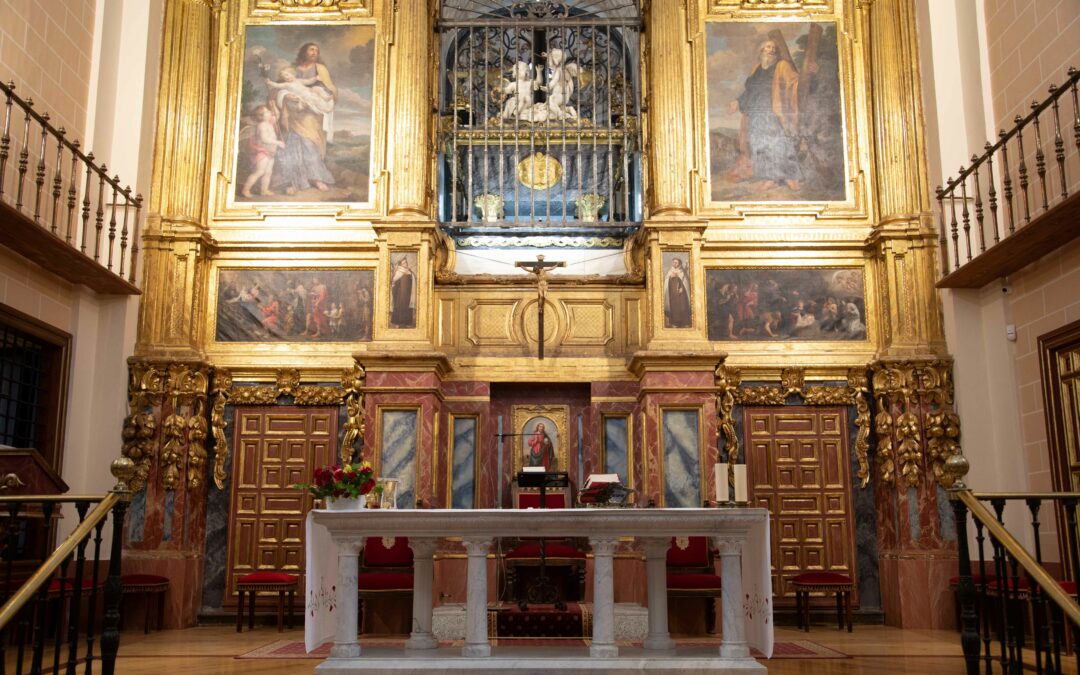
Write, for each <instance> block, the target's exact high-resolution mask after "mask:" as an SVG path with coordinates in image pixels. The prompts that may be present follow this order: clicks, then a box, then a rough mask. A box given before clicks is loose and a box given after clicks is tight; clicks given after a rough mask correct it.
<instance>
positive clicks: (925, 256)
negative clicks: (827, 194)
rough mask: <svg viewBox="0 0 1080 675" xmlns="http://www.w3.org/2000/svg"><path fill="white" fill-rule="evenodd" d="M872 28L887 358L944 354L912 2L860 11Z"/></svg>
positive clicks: (878, 2) (890, 1) (878, 241)
mask: <svg viewBox="0 0 1080 675" xmlns="http://www.w3.org/2000/svg"><path fill="white" fill-rule="evenodd" d="M862 11H863V12H864V16H863V19H864V20H866V21H868V22H869V30H868V32H867V34H868V35H870V36H871V39H870V74H871V80H872V82H871V85H872V86H871V87H870V92H871V97H872V110H873V117H874V120H873V128H874V150H875V161H876V166H875V167H874V169H875V170H874V177H875V182H876V187H877V194H878V199H877V203H878V218H877V224H876V225H875V227H874V231H873V233H872V235H871V244H872V245H873V253H874V259H875V264H876V268H877V270H876V271H877V276H878V283H879V285H880V287H881V298H882V300H883V301H882V302H881V303H880V313H881V326H882V332H883V335H882V341H881V346H882V351H881V354H882V356H883V357H905V358H906V357H911V356H918V357H931V356H935V355H938V356H939V355H942V354H944V353H945V338H944V329H943V326H942V318H941V306H940V302H939V299H938V294H937V291H936V289H935V288H934V283H935V281H936V280H937V276H936V275H937V272H936V267H935V265H936V263H935V261H936V253H937V244H936V243H935V234H934V230H933V221H932V216H931V209H930V197H929V192H928V186H927V175H926V148H925V141H924V135H923V125H922V93H921V89H920V86H919V82H920V80H919V60H918V53H917V38H916V34H915V8H914V6H913V3H912V2H911V0H875V1H874V2H873V3H866V4H864V5H863V9H862Z"/></svg>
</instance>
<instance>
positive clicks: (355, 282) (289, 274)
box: [215, 269, 375, 342]
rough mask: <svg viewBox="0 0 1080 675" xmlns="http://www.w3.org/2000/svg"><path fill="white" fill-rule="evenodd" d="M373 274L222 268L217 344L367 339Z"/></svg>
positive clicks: (350, 271) (369, 325)
mask: <svg viewBox="0 0 1080 675" xmlns="http://www.w3.org/2000/svg"><path fill="white" fill-rule="evenodd" d="M374 285H375V272H374V271H373V270H362V269H319V270H314V269H305V270H280V269H222V270H219V272H218V290H217V328H216V337H215V339H216V340H217V341H218V342H366V341H370V340H371V320H372V314H373V312H372V310H373V307H374V302H373V300H374Z"/></svg>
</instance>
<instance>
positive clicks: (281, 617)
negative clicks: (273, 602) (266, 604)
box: [277, 591, 285, 633]
mask: <svg viewBox="0 0 1080 675" xmlns="http://www.w3.org/2000/svg"><path fill="white" fill-rule="evenodd" d="M284 628H285V591H278V594H277V632H279V633H280V632H281V631H282V630H284Z"/></svg>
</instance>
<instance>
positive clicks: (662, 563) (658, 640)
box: [644, 537, 675, 651]
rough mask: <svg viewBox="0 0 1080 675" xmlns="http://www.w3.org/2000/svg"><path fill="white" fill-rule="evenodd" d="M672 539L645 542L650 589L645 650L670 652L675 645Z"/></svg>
mask: <svg viewBox="0 0 1080 675" xmlns="http://www.w3.org/2000/svg"><path fill="white" fill-rule="evenodd" d="M669 548H671V539H670V538H669V537H665V538H663V539H646V540H645V574H646V580H647V583H648V588H649V634H648V635H646V636H645V644H644V647H645V649H649V650H655V651H670V650H673V649H674V648H675V643H674V642H673V641H672V639H671V634H670V633H668V606H667V599H668V598H667V552H668V549H669Z"/></svg>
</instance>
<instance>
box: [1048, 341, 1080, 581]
mask: <svg viewBox="0 0 1080 675" xmlns="http://www.w3.org/2000/svg"><path fill="white" fill-rule="evenodd" d="M1038 341H1039V372H1040V376H1041V379H1042V393H1043V415H1044V417H1045V420H1046V443H1047V447H1048V448H1049V450H1048V451H1049V454H1050V457H1049V460H1050V476H1051V481H1052V483H1053V487H1054V490H1055V491H1056V492H1074V491H1076V486H1074V485H1073V482H1072V472H1071V470H1070V468H1069V458H1068V456H1067V454H1068V447H1067V446H1068V441H1067V439H1066V433H1067V430H1066V429H1065V428H1064V415H1063V403H1062V400H1061V373H1060V370H1059V368H1058V358H1057V356H1058V354H1059V353H1060V352H1062V351H1064V350H1066V349H1069V348H1080V321H1073V322H1072V323H1070V324H1066V325H1064V326H1062V327H1060V328H1056V329H1054V330H1052V331H1050V332H1049V333H1045V334H1043V335H1040V336H1039V338H1038ZM1055 512H1056V514H1057V531H1058V534H1059V537H1058V542H1059V546H1060V547H1061V561H1062V567H1063V570H1062V571H1063V573H1064V574H1065V575H1066V576H1065V578H1069V579H1071V578H1072V576H1073V575H1072V569H1073V566H1072V564H1071V557H1070V554H1069V551H1071V550H1072V548H1073V547H1072V539H1073V537H1074V536H1075V533H1073V532H1070V531H1069V528H1068V526H1067V524H1066V521H1065V514H1064V510H1063V509H1062V508H1061V507H1060V505H1059V507H1058V508H1056V509H1055Z"/></svg>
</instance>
